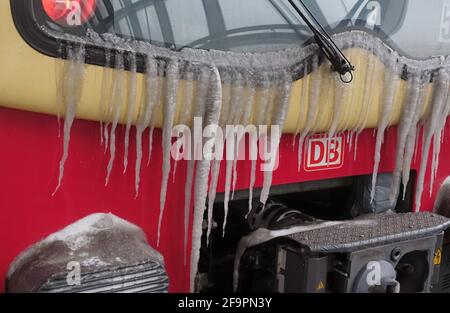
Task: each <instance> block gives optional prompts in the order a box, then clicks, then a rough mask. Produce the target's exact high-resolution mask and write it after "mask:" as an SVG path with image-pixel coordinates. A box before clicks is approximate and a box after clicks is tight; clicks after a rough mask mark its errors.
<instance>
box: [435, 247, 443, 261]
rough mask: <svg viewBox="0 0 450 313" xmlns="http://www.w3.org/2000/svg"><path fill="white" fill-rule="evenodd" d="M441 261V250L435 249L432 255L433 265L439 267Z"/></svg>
mask: <svg viewBox="0 0 450 313" xmlns="http://www.w3.org/2000/svg"><path fill="white" fill-rule="evenodd" d="M441 260H442V251H441V249H437V250H436V252H435V253H434V265H440V264H441Z"/></svg>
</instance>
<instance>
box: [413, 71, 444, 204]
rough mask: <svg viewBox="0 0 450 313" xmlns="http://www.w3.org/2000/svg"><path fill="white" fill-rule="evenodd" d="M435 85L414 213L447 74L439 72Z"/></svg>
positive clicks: (418, 201)
mask: <svg viewBox="0 0 450 313" xmlns="http://www.w3.org/2000/svg"><path fill="white" fill-rule="evenodd" d="M435 84H436V86H435V89H434V94H433V102H432V106H431V113H430V116H429V120H427V122H426V124H425V129H424V141H423V143H422V160H421V162H420V168H419V174H418V177H417V185H416V195H415V202H416V212H418V211H419V209H420V204H421V200H422V192H423V184H424V179H425V171H426V166H427V162H428V154H429V150H430V145H431V140H432V138H433V135H434V134H435V132H436V131H437V127H438V126H439V125H437V124H438V122H439V118H440V115H441V114H442V108H443V106H444V103H445V100H446V99H445V96H446V95H447V93H448V87H449V75H448V73H446V72H445V71H443V70H439V72H438V76H437V79H436V82H435ZM439 131H440V130H439Z"/></svg>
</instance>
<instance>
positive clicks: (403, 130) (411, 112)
mask: <svg viewBox="0 0 450 313" xmlns="http://www.w3.org/2000/svg"><path fill="white" fill-rule="evenodd" d="M419 96H420V74H419V73H414V74H413V77H412V78H410V79H409V81H408V96H407V100H406V102H405V104H404V106H403V112H402V115H401V119H400V124H399V125H398V132H397V150H396V153H395V168H394V172H393V174H392V184H391V192H390V194H389V200H390V202H391V204H394V203H395V200H396V199H397V196H398V191H399V187H400V177H401V174H402V170H403V164H404V156H405V148H406V142H407V137H408V133H409V132H410V130H411V128H412V127H413V128H414V127H415V125H413V121H414V116H415V113H416V107H417V105H418V100H419Z"/></svg>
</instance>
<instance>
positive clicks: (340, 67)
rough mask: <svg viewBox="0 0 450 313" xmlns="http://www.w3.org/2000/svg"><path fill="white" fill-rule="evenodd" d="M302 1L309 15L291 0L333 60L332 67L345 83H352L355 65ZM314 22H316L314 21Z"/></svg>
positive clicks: (330, 59) (319, 43) (299, 0)
mask: <svg viewBox="0 0 450 313" xmlns="http://www.w3.org/2000/svg"><path fill="white" fill-rule="evenodd" d="M298 2H300V3H301V5H302V7H303V9H304V10H305V12H306V14H308V17H309V18H308V17H307V16H306V15H305V14H304V13H303V12H302V10H300V8H299V7H298V6H297V5H296V4H295V3H294V0H289V3H290V4H291V6H292V7H293V8H294V10H295V11H296V12H297V13H298V15H300V17H301V18H302V19H303V21H305V23H306V25H308V27H309V28H310V29H311V31H312V32H313V33H314V38H315V40H316V43H317V44H318V45H319V47H320V50H322V52H323V54H325V56H326V57H327V59H328V60H329V61H330V62H331V69H332V70H333V71H335V72H337V73H339V75H340V76H341V80H342V81H343V82H345V83H350V82H351V81H352V80H353V74H352V71H354V70H355V67H354V66H353V65H352V64H351V63H350V61H349V60H348V59H347V58H346V57H345V55H344V53H342V51H341V50H340V49H339V48H338V46H337V45H336V44H335V43H334V41H333V39H331V37H330V35H328V33H327V32H326V31H325V29H324V28H323V27H322V25H320V23H319V22H318V21H317V19H316V18H315V17H314V15H313V14H312V12H311V11H310V10H309V9H308V7H307V6H306V5H305V4H304V3H303V1H302V0H298ZM311 21H312V22H314V24H315V25H314V24H313V23H312V22H311Z"/></svg>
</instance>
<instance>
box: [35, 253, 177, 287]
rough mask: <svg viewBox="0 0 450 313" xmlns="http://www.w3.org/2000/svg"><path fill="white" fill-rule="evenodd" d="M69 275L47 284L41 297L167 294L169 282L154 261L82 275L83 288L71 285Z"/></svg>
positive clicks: (54, 279)
mask: <svg viewBox="0 0 450 313" xmlns="http://www.w3.org/2000/svg"><path fill="white" fill-rule="evenodd" d="M66 277H67V273H63V274H61V273H59V274H56V275H54V276H52V277H51V278H49V279H48V280H47V282H46V283H44V285H42V287H41V288H39V291H38V292H42V293H152V292H167V289H168V286H169V280H168V277H167V274H166V271H165V270H164V268H163V267H162V266H161V264H159V263H156V262H154V261H149V262H145V263H141V264H138V265H135V266H127V267H120V268H115V269H107V270H102V271H97V272H90V273H82V274H81V284H80V285H72V286H71V285H68V284H67V281H66Z"/></svg>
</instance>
